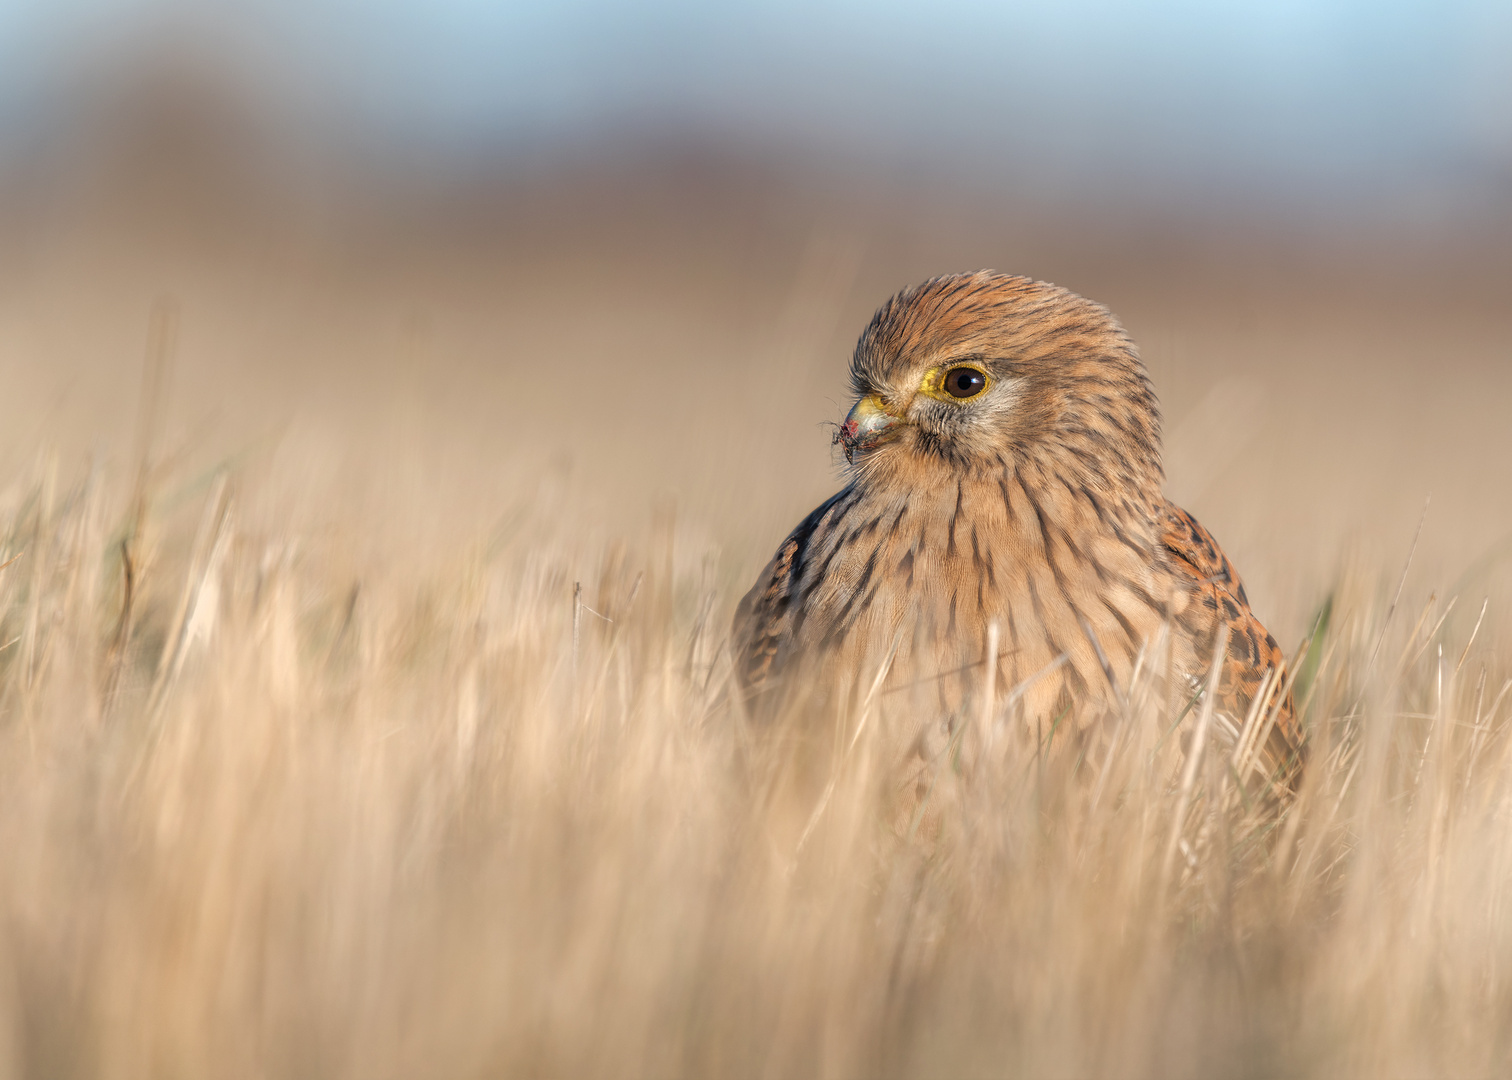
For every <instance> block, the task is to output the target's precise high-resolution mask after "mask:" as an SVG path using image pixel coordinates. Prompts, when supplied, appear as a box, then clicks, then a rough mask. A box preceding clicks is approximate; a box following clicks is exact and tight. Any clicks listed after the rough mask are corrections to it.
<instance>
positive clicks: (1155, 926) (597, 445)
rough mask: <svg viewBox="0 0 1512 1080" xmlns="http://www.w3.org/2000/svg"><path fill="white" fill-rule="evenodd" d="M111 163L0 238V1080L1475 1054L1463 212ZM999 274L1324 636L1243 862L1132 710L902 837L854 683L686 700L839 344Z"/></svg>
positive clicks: (1478, 271)
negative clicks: (1048, 298) (1137, 404)
mask: <svg viewBox="0 0 1512 1080" xmlns="http://www.w3.org/2000/svg"><path fill="white" fill-rule="evenodd" d="M91 145H92V144H91ZM101 153H102V154H104V152H103V151H101ZM143 153H144V154H145V155H146V156H145V158H144V160H137V159H135V158H130V159H129V160H128V159H123V158H122V157H121V156H120V155H119V154H117V155H116V156H114V157H112V156H110V154H104V156H103V158H102V159H101V160H93V159H91V160H90V161H88V162H85V163H84V164H82V165H81V164H78V163H73V164H72V165H70V166H69V167H68V168H66V169H63V168H61V167H60V171H59V172H58V174H57V175H56V176H53V175H41V176H38V177H34V178H33V179H32V181H31V182H30V186H28V187H25V188H24V190H21V192H20V193H19V194H17V195H16V196H15V197H14V198H13V199H12V200H11V202H10V205H9V206H8V207H7V208H6V210H5V212H4V215H3V228H4V230H5V234H6V235H7V236H8V237H9V238H10V239H9V241H8V242H7V243H6V245H5V251H4V252H3V253H0V373H3V385H4V386H5V393H4V394H3V395H0V421H3V424H0V433H3V434H0V470H3V471H0V482H3V489H0V537H3V543H4V552H3V555H4V558H5V559H9V560H11V561H10V562H9V563H8V564H7V566H6V568H5V569H4V570H3V571H0V633H3V640H0V646H3V648H0V770H3V772H0V837H3V845H4V850H5V852H6V859H5V869H6V873H5V874H4V877H3V883H0V912H3V914H4V920H3V923H0V970H3V971H4V972H5V974H6V978H4V979H3V980H0V1071H4V1072H5V1073H6V1074H7V1075H14V1076H41V1075H46V1076H57V1077H69V1076H102V1077H137V1076H152V1077H169V1076H182V1077H207V1076H215V1077H243V1076H245V1077H274V1076H319V1077H337V1076H350V1077H361V1078H373V1077H385V1076H393V1077H414V1076H438V1077H439V1076H446V1077H450V1076H458V1077H461V1076H480V1077H481V1076H580V1075H601V1076H606V1077H608V1076H613V1077H620V1076H654V1077H669V1076H692V1077H714V1076H761V1077H797V1076H835V1077H851V1076H855V1077H874V1076H927V1077H966V1076H1025V1077H1029V1076H1033V1077H1049V1076H1067V1077H1073V1076H1074V1077H1080V1076H1131V1077H1132V1076H1147V1077H1158V1078H1173V1077H1188V1076H1190V1077H1204V1078H1206V1077H1219V1076H1254V1077H1264V1076H1283V1075H1284V1076H1317V1077H1341V1076H1360V1077H1380V1076H1408V1075H1410V1076H1430V1075H1445V1076H1449V1075H1452V1076H1457V1077H1468V1076H1492V1075H1504V1074H1505V1073H1506V1071H1507V1069H1508V1067H1509V1065H1512V1040H1509V1038H1508V1037H1507V1032H1508V1031H1512V1024H1509V1020H1512V916H1509V913H1508V912H1507V911H1506V910H1505V906H1504V903H1505V897H1506V896H1507V895H1509V893H1508V889H1509V886H1512V721H1509V716H1512V695H1509V694H1508V692H1507V687H1508V685H1509V679H1512V651H1509V645H1508V642H1509V637H1508V634H1509V630H1512V621H1509V617H1512V502H1509V494H1508V480H1509V476H1512V473H1509V461H1512V422H1509V407H1512V304H1509V303H1508V302H1507V297H1508V296H1509V295H1512V262H1509V260H1508V258H1507V256H1506V252H1507V251H1509V250H1512V245H1509V243H1508V240H1509V238H1512V236H1509V234H1512V228H1509V226H1508V224H1507V222H1506V220H1505V219H1498V218H1495V217H1488V216H1482V217H1481V218H1477V219H1475V220H1473V221H1471V222H1470V223H1468V224H1465V223H1463V222H1461V223H1458V224H1445V223H1444V221H1443V220H1440V219H1438V218H1436V217H1435V214H1434V212H1433V210H1432V208H1431V207H1428V208H1425V209H1424V210H1423V212H1422V215H1421V217H1420V219H1419V220H1415V221H1402V220H1400V219H1396V220H1392V221H1390V222H1388V223H1385V224H1383V223H1382V222H1381V221H1380V220H1379V219H1376V220H1375V221H1374V223H1373V224H1370V225H1368V226H1367V225H1364V224H1358V223H1354V224H1351V223H1348V222H1340V221H1338V220H1336V219H1324V218H1320V217H1317V216H1313V217H1303V216H1302V215H1300V214H1299V215H1298V216H1296V217H1290V216H1288V214H1287V213H1286V212H1284V211H1283V210H1281V209H1276V210H1274V211H1273V212H1271V213H1270V214H1269V215H1268V216H1267V217H1265V219H1264V221H1263V222H1259V221H1255V222H1240V223H1235V221H1234V220H1233V219H1232V218H1233V215H1231V214H1226V213H1221V212H1219V211H1218V210H1212V211H1209V210H1206V209H1203V208H1197V209H1189V210H1183V211H1181V212H1179V213H1178V212H1176V211H1170V212H1165V213H1155V212H1144V213H1140V214H1135V213H1133V212H1130V211H1126V210H1120V209H1119V208H1117V207H1105V208H1102V209H1099V210H1096V211H1091V212H1089V211H1086V210H1085V209H1078V208H1077V207H1076V206H1075V205H1074V203H1073V202H1072V201H1071V200H1066V201H1064V202H1061V203H1056V202H1054V201H1050V200H1046V199H1044V198H1040V199H1037V200H1036V199H1033V198H1030V197H1028V196H1018V195H1015V194H1014V193H1012V192H1004V191H993V190H991V189H990V188H989V187H988V186H987V185H982V186H980V187H978V188H977V189H976V190H968V189H964V188H960V189H946V188H942V187H940V186H938V185H932V184H927V183H924V182H922V181H921V182H917V183H913V184H904V183H897V182H892V183H882V182H866V181H864V180H858V179H857V178H856V177H855V176H848V175H843V174H819V173H813V172H806V171H804V170H801V169H797V168H791V169H782V168H777V167H766V168H758V167H753V165H752V163H751V162H749V161H746V160H743V159H740V158H736V157H731V158H721V157H718V156H704V157H700V156H698V155H688V154H681V155H679V154H675V153H670V152H669V153H668V154H666V155H662V156H658V155H655V154H646V155H640V156H631V155H613V154H608V155H605V156H604V157H602V158H591V159H584V160H580V161H578V162H576V163H570V164H564V165H561V166H559V167H554V168H551V169H545V168H543V169H541V170H538V171H536V172H530V171H528V170H527V171H523V172H520V173H517V174H512V176H511V178H510V179H508V180H498V179H494V180H489V181H482V180H479V181H476V182H463V181H455V182H454V183H451V185H450V186H447V185H445V184H442V183H441V182H439V181H430V180H423V179H422V180H421V181H417V182H416V183H415V185H413V186H411V187H408V188H404V189H402V190H399V189H388V190H384V189H380V188H377V187H373V186H362V185H346V186H343V185H344V184H345V182H344V181H339V182H338V181H312V182H311V184H312V185H313V186H311V187H300V186H299V185H298V184H296V183H294V181H293V180H290V179H289V178H288V177H282V178H280V177H273V178H271V179H269V178H263V177H259V176H257V175H255V173H256V170H255V169H254V168H253V167H252V163H253V159H252V158H250V157H249V158H238V157H234V156H233V157H232V158H231V159H230V160H223V159H222V158H221V157H219V156H216V155H215V154H209V155H201V156H199V157H195V156H194V155H188V156H187V157H186V156H183V155H181V154H180V156H173V155H174V154H178V153H179V151H178V150H177V149H174V148H170V149H169V150H165V151H162V153H163V154H164V155H165V157H164V158H163V160H159V159H158V158H157V157H154V156H153V153H156V151H154V152H153V153H147V152H145V151H144V152H143ZM322 185H323V186H322ZM983 266H991V267H996V268H1000V269H1003V270H1009V271H1014V272H1019V273H1025V274H1029V275H1032V276H1036V277H1041V278H1046V279H1050V280H1054V281H1057V282H1059V283H1061V284H1063V285H1066V286H1068V287H1070V288H1073V289H1075V290H1077V291H1079V292H1082V293H1083V294H1085V295H1088V296H1091V297H1093V298H1096V299H1098V300H1101V301H1103V302H1104V303H1106V304H1108V305H1109V306H1110V307H1111V308H1112V309H1113V310H1114V311H1115V312H1117V313H1118V314H1119V315H1120V316H1121V317H1122V318H1123V320H1124V321H1125V323H1126V325H1127V326H1128V327H1129V329H1130V330H1131V331H1132V333H1133V335H1134V337H1135V338H1136V340H1137V341H1139V342H1140V343H1141V345H1142V347H1143V350H1144V354H1145V357H1146V360H1147V362H1148V364H1149V367H1150V369H1151V372H1152V375H1153V378H1154V381H1155V384H1156V388H1157V390H1158V392H1159V393H1160V395H1161V398H1162V401H1163V404H1164V409H1165V416H1166V424H1167V428H1166V430H1167V447H1168V460H1167V471H1168V474H1169V485H1168V490H1169V491H1170V492H1171V494H1172V495H1173V497H1175V498H1176V499H1177V500H1178V501H1179V502H1182V503H1183V504H1184V505H1186V506H1187V508H1188V509H1190V510H1191V511H1193V512H1194V513H1195V514H1196V515H1197V516H1198V517H1199V518H1201V519H1202V520H1203V522H1204V523H1205V524H1206V525H1208V526H1209V528H1211V530H1212V531H1213V532H1214V534H1215V535H1216V536H1217V537H1218V538H1219V539H1220V541H1221V542H1222V543H1223V545H1224V546H1225V548H1226V549H1227V551H1228V553H1229V555H1230V556H1231V557H1232V558H1233V559H1234V561H1235V562H1236V563H1237V565H1238V566H1239V568H1240V570H1241V571H1242V572H1243V574H1244V575H1245V578H1246V580H1247V584H1248V588H1249V592H1250V595H1251V597H1252V599H1253V600H1254V603H1255V606H1256V609H1257V611H1258V612H1259V614H1260V615H1261V617H1262V618H1264V619H1265V620H1266V622H1267V623H1268V624H1269V625H1270V626H1271V628H1272V629H1273V630H1274V632H1275V633H1276V635H1277V637H1278V638H1279V639H1280V640H1281V642H1282V644H1283V647H1284V648H1285V649H1286V650H1287V652H1288V653H1289V654H1298V655H1300V654H1301V649H1302V648H1303V646H1304V644H1305V642H1306V641H1307V639H1308V638H1309V634H1310V631H1312V630H1313V629H1314V628H1317V629H1318V630H1319V633H1318V634H1317V635H1316V636H1315V637H1314V638H1313V642H1314V645H1313V648H1312V650H1311V651H1310V652H1309V653H1307V654H1306V656H1307V659H1306V661H1305V662H1304V663H1302V664H1301V665H1300V667H1301V669H1302V670H1301V675H1300V679H1301V682H1299V685H1298V692H1299V699H1300V700H1301V701H1302V702H1303V703H1304V708H1305V711H1306V717H1307V725H1308V728H1309V730H1310V732H1311V737H1312V739H1313V757H1312V762H1311V765H1310V768H1309V771H1308V775H1307V779H1306V783H1305V785H1304V788H1303V790H1302V793H1301V795H1300V797H1299V799H1298V800H1297V802H1296V803H1295V804H1294V805H1293V806H1292V807H1291V809H1290V810H1289V811H1288V813H1287V814H1286V815H1285V816H1284V817H1282V818H1281V820H1280V821H1279V822H1274V821H1271V822H1267V821H1266V820H1265V819H1264V818H1263V817H1262V816H1257V814H1256V812H1255V811H1254V809H1253V808H1251V807H1249V806H1247V805H1246V803H1245V801H1244V799H1243V798H1242V797H1241V796H1240V795H1239V793H1238V792H1237V790H1236V789H1235V787H1234V786H1233V785H1232V784H1231V783H1230V781H1229V776H1230V772H1229V771H1228V770H1227V768H1226V766H1225V764H1224V762H1222V761H1221V760H1219V758H1218V755H1217V753H1216V752H1210V753H1208V754H1206V755H1205V756H1203V757H1200V758H1196V759H1191V760H1192V767H1191V768H1190V769H1189V768H1188V760H1189V759H1188V758H1187V757H1186V756H1184V752H1183V746H1185V747H1187V748H1188V749H1190V748H1191V747H1192V746H1193V745H1195V743H1194V741H1193V740H1194V737H1195V734H1196V732H1197V731H1198V730H1200V728H1201V725H1202V724H1203V723H1204V718H1203V716H1202V711H1201V710H1200V709H1196V710H1188V711H1187V712H1186V714H1185V716H1184V718H1183V719H1182V720H1181V725H1182V730H1181V732H1180V734H1179V737H1178V735H1177V734H1174V733H1171V732H1169V731H1168V728H1169V726H1170V724H1171V722H1173V721H1175V720H1176V717H1175V716H1174V715H1172V711H1171V709H1170V708H1169V705H1168V703H1167V702H1165V701H1164V700H1154V699H1152V698H1149V697H1148V696H1145V697H1141V696H1140V695H1139V694H1137V693H1136V694H1135V700H1134V701H1133V702H1132V703H1131V705H1130V711H1129V714H1128V717H1127V731H1126V732H1125V733H1124V734H1123V735H1122V736H1121V741H1120V742H1119V743H1118V744H1117V748H1118V753H1116V754H1108V755H1105V756H1102V757H1099V758H1098V759H1096V760H1092V759H1091V758H1088V759H1085V760H1073V759H1072V757H1071V755H1069V754H1060V755H1056V754H1054V753H1051V752H1049V751H1048V750H1047V751H1045V752H1044V753H1039V752H1036V753H1033V754H1032V755H1030V756H1028V757H1025V756H1024V755H1023V754H1021V753H1020V754H1017V756H1015V753H1014V752H999V753H997V754H996V755H995V756H994V754H992V753H990V752H987V751H986V750H985V749H983V748H976V749H975V751H974V757H973V760H974V761H975V762H976V764H975V765H974V766H973V767H972V768H970V769H957V768H953V767H943V768H940V769H939V775H938V777H937V782H936V785H935V787H934V788H933V789H932V792H933V793H932V795H931V799H932V800H933V805H934V808H935V809H936V810H937V812H938V822H937V826H932V827H931V828H930V829H922V830H921V829H919V828H916V827H901V828H900V827H899V825H898V823H896V822H895V821H894V820H893V819H892V818H891V817H890V816H889V815H888V814H887V813H886V812H885V810H884V804H885V803H886V790H885V789H886V787H887V783H888V779H887V778H888V775H889V766H888V763H887V762H886V761H883V760H880V758H879V757H878V755H877V753H875V751H876V749H877V744H876V742H875V740H874V739H873V738H872V731H871V729H869V728H868V727H867V723H866V707H865V706H864V705H863V707H861V708H860V709H858V710H857V711H856V712H854V713H849V714H846V715H841V716H836V717H833V718H830V719H829V720H828V721H826V723H828V724H829V725H831V726H830V727H829V728H827V729H823V730H819V731H814V730H812V729H811V730H810V731H809V732H808V733H807V734H808V736H809V737H808V738H807V739H800V738H794V737H792V736H794V734H795V733H794V732H792V731H791V730H786V731H785V732H783V733H781V734H773V733H762V732H754V731H752V730H751V729H750V728H749V727H747V726H746V725H745V723H744V722H743V721H742V720H741V719H740V718H739V717H738V716H737V715H735V714H734V712H733V711H732V709H731V707H730V705H729V703H728V698H727V695H726V689H727V686H728V680H729V666H728V657H727V655H726V653H725V652H724V646H725V635H726V628H727V627H728V624H729V618H730V613H731V611H732V610H733V608H734V605H735V603H736V601H737V600H738V599H739V597H740V595H741V593H742V591H743V590H744V589H745V588H746V587H747V586H748V585H749V584H750V582H751V581H752V580H753V579H754V576H755V574H756V572H757V570H758V569H759V568H760V567H761V565H762V563H764V562H765V560H766V558H767V557H768V556H769V555H770V553H771V551H772V550H773V548H774V547H775V545H776V544H777V542H778V541H779V540H780V539H781V538H782V536H783V535H784V534H785V533H786V531H787V530H788V529H789V528H790V527H791V526H792V525H793V524H795V523H796V522H797V521H798V519H799V518H800V517H801V516H802V515H803V514H804V513H806V512H807V511H808V510H809V509H810V508H811V507H812V506H813V505H815V504H816V503H817V502H818V501H819V500H820V499H822V498H823V497H824V496H826V495H827V494H828V493H830V492H831V491H833V490H834V489H835V488H836V486H837V485H838V484H839V483H840V476H841V472H840V461H839V459H838V458H837V456H836V454H835V453H834V452H833V450H832V448H831V446H830V434H831V430H832V429H831V426H830V425H832V424H833V423H834V422H835V421H836V420H838V419H839V418H840V417H841V416H843V414H844V411H845V409H846V407H847V405H848V402H847V400H846V382H845V375H846V372H845V364H846V361H847V358H848V351H849V346H850V343H851V342H852V341H853V340H854V338H855V335H856V334H857V333H858V332H859V331H860V329H861V327H862V326H863V325H864V323H865V320H866V319H867V318H868V316H869V314H870V312H871V311H872V309H873V308H874V307H875V306H876V305H877V304H878V303H880V302H881V301H882V300H883V299H885V297H886V296H887V295H888V294H889V293H891V292H892V291H894V290H896V289H897V288H899V287H901V286H904V285H906V284H909V283H912V282H914V281H916V280H919V279H921V278H923V277H926V276H929V275H932V274H935V273H942V272H950V271H959V270H967V269H976V268H978V267H983ZM154 312H155V313H156V314H155V315H153V314H152V313H154ZM1430 497H1431V501H1430ZM1425 504H1426V511H1425ZM1415 537H1416V540H1415V539H1414V538H1415ZM1409 555H1410V562H1409ZM128 579H129V581H128ZM579 586H580V587H581V591H580V592H577V591H576V590H577V589H578V587H579ZM575 594H576V596H577V602H576V603H575V600H574V597H575ZM1325 605H1327V611H1328V618H1327V620H1326V623H1322V624H1320V623H1319V620H1318V616H1319V613H1320V612H1321V611H1323V610H1324V609H1325ZM1198 741H1200V740H1198ZM810 743H819V744H824V745H832V746H833V747H834V748H835V750H834V752H833V753H830V754H828V755H825V754H820V755H817V756H815V755H812V754H809V753H807V752H806V751H805V750H804V747H805V746H806V745H808V744H810ZM815 761H817V762H819V764H818V765H815V764H814V762H815Z"/></svg>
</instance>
